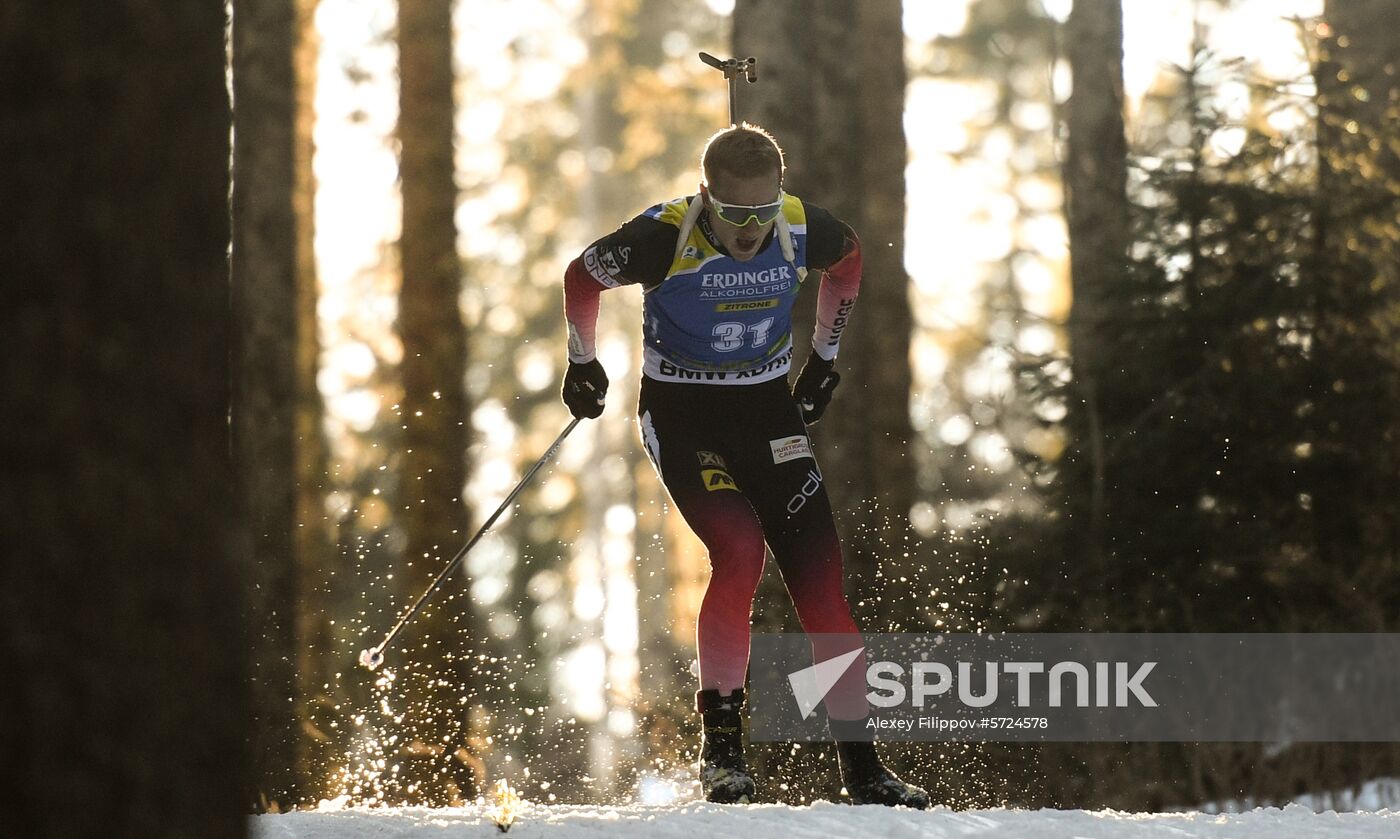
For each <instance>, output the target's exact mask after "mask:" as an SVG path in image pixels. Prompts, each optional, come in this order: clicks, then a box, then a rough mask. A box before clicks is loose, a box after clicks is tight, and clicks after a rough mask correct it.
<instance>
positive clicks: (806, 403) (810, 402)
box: [792, 351, 841, 425]
mask: <svg viewBox="0 0 1400 839" xmlns="http://www.w3.org/2000/svg"><path fill="white" fill-rule="evenodd" d="M835 364H836V362H835V360H834V359H833V360H832V361H827V360H826V359H824V358H822V357H821V356H819V355H817V354H816V352H815V351H813V353H812V354H811V355H810V356H808V357H807V363H806V364H804V365H802V372H801V373H799V374H797V383H796V384H794V385H793V386H792V398H793V399H794V400H796V402H797V407H798V408H799V409H801V411H802V421H803V422H805V423H806V424H808V425H812V424H813V423H815V422H816V421H817V420H819V419H821V418H822V414H823V413H825V412H826V406H827V405H830V404H831V394H832V392H833V391H835V390H836V386H837V385H838V384H840V383H841V374H840V373H838V372H836V371H835V370H833V369H832V368H833V367H834V366H835Z"/></svg>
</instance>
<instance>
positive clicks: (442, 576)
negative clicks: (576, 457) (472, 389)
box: [360, 417, 582, 670]
mask: <svg viewBox="0 0 1400 839" xmlns="http://www.w3.org/2000/svg"><path fill="white" fill-rule="evenodd" d="M581 419H582V418H581V417H574V419H573V422H570V423H569V424H568V426H567V427H565V429H564V430H563V431H561V432H560V433H559V436H558V437H556V438H554V443H553V444H552V445H550V447H549V448H548V449H546V450H545V453H544V454H542V455H540V459H539V460H537V461H535V465H534V466H531V467H530V471H529V472H526V473H525V477H523V478H521V479H520V483H518V484H516V485H515V489H513V490H511V491H510V495H507V496H506V500H504V501H502V502H501V506H499V507H497V508H496V512H494V513H492V514H491V518H489V519H487V520H486V523H485V524H483V525H482V526H481V529H480V530H478V531H477V532H476V535H475V536H473V537H472V538H471V541H469V542H467V544H465V545H463V546H462V549H461V550H459V551H457V555H456V556H454V557H452V561H451V562H449V563H447V567H446V568H443V569H442V570H441V571H439V572H438V575H437V578H436V579H434V580H433V584H432V585H430V586H428V590H427V591H425V592H423V594H422V595H421V596H420V597H419V598H418V600H417V601H416V602H414V604H413V605H412V606H410V607H409V609H408V611H406V612H404V613H403V616H402V617H400V618H399V621H398V623H396V624H394V628H393V629H391V630H389V634H388V635H385V636H384V640H383V641H380V642H379V645H378V646H376V647H370V648H369V649H367V650H361V651H360V664H361V666H363V667H366V668H368V669H370V670H373V669H374V668H376V667H378V666H379V665H380V664H383V663H384V650H385V649H386V648H388V646H389V645H390V644H391V643H393V641H394V638H395V637H396V636H397V635H398V634H399V631H400V630H402V629H403V628H404V627H405V626H407V625H408V622H409V621H411V620H413V618H414V616H415V615H417V614H418V612H419V610H420V609H422V608H423V604H424V603H426V602H427V601H428V598H429V597H431V596H432V594H433V592H435V591H437V590H438V587H439V586H441V585H442V584H443V581H445V580H446V579H447V578H448V576H449V575H451V573H452V571H453V569H455V568H456V567H457V565H458V564H459V563H461V561H462V559H463V558H465V557H466V555H467V552H468V551H470V550H471V549H472V547H473V546H474V545H476V543H477V542H478V541H479V540H480V539H481V537H482V536H484V535H486V531H488V530H490V529H491V525H493V524H495V523H496V519H498V518H500V517H501V513H504V512H505V511H506V508H507V507H509V506H510V503H511V502H512V501H514V500H515V496H517V495H519V494H520V491H521V490H522V489H524V488H525V485H526V484H528V483H529V482H530V479H531V478H533V477H535V473H536V472H538V471H540V467H541V466H544V465H545V463H546V462H547V461H548V460H549V459H550V458H551V457H553V456H554V453H555V452H556V451H558V449H559V445H560V444H561V443H563V442H564V438H565V437H568V436H569V432H570V431H573V430H574V426H576V425H578V424H579V421H580V420H581Z"/></svg>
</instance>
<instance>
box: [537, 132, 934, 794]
mask: <svg viewBox="0 0 1400 839" xmlns="http://www.w3.org/2000/svg"><path fill="white" fill-rule="evenodd" d="M701 172H702V176H703V180H702V183H701V186H700V191H699V194H698V195H692V196H689V197H685V198H678V199H675V200H673V201H667V202H666V203H663V204H658V205H656V206H654V207H651V208H650V209H648V210H646V211H645V212H643V213H642V214H641V215H639V216H637V217H636V218H633V219H632V220H631V221H628V222H627V223H626V224H624V225H622V227H620V228H619V229H618V230H616V231H614V232H613V233H610V234H609V235H607V236H604V237H603V238H601V239H599V240H598V241H596V242H594V243H593V244H591V245H589V246H588V248H586V249H585V250H584V251H583V253H582V254H581V255H580V256H579V257H578V258H577V259H575V260H573V262H571V263H570V264H569V267H568V270H567V272H566V274H565V279H564V309H565V319H566V321H567V326H568V334H569V349H568V352H569V366H568V372H567V373H566V374H565V377H564V387H563V398H564V402H565V404H567V405H568V407H569V410H570V412H571V413H572V414H573V415H574V416H575V417H589V418H593V417H597V416H598V415H599V414H601V413H602V410H603V404H604V398H605V396H606V395H607V390H608V377H607V375H606V373H605V372H604V370H603V367H602V365H601V364H600V363H599V362H598V360H597V358H596V357H595V351H594V347H595V332H596V327H597V320H598V307H599V297H600V295H601V293H602V291H603V290H604V289H609V288H616V287H618V286H622V285H639V286H641V287H642V293H643V295H644V298H643V300H644V303H643V316H642V319H643V324H642V326H643V333H644V340H645V347H644V361H643V373H642V382H641V398H640V400H639V405H638V409H637V413H638V417H639V420H640V428H641V436H642V442H643V443H644V445H645V446H646V451H647V454H648V456H649V457H650V458H651V461H652V463H653V465H654V466H655V467H656V470H657V472H658V474H659V475H660V476H661V480H662V482H663V483H664V484H665V486H666V489H667V491H668V492H669V493H670V495H671V498H672V500H673V501H674V502H675V505H676V507H677V509H679V510H680V512H681V515H682V516H684V517H685V520H686V522H687V523H688V524H689V525H690V527H691V529H692V530H694V531H695V534H696V536H698V537H699V538H700V541H701V542H703V543H704V545H705V547H706V549H707V550H708V553H709V559H710V566H711V571H712V573H711V577H710V582H709V585H708V587H707V588H706V590H705V597H704V600H703V602H702V603H701V606H700V615H699V625H698V629H697V636H698V637H697V639H696V640H697V646H698V650H699V660H700V662H699V663H700V689H699V691H698V692H697V693H696V710H697V711H698V712H699V713H700V715H701V718H702V722H703V728H704V739H703V743H702V747H701V771H700V780H701V784H702V787H703V789H704V792H705V797H706V798H707V799H708V800H710V801H717V802H730V803H732V802H748V801H750V800H752V797H753V795H754V790H755V786H754V780H753V777H752V776H751V775H750V773H749V770H748V766H747V763H746V762H745V760H744V753H743V722H744V718H743V713H742V709H743V703H744V677H745V673H746V671H747V669H748V660H749V616H750V609H751V607H752V604H753V598H754V592H755V590H756V589H757V587H758V582H759V577H760V576H761V574H762V571H763V562H764V546H765V544H766V545H767V546H768V548H770V549H771V550H772V552H773V557H774V559H775V560H776V561H777V563H778V567H779V569H780V570H781V572H782V575H783V581H784V583H785V584H786V586H787V590H788V593H789V594H790V595H791V597H792V601H793V605H794V606H795V607H796V609H797V615H798V618H799V620H800V621H801V623H802V628H803V630H804V631H805V632H806V633H807V634H808V635H809V636H810V637H811V640H812V644H813V654H814V657H815V658H816V660H818V661H824V660H827V659H829V658H832V657H833V656H836V655H839V654H841V653H844V652H849V651H850V650H853V649H856V648H858V647H860V646H861V640H860V635H859V630H858V629H857V628H856V624H855V621H854V620H853V619H852V617H851V609H850V606H849V605H848V604H847V602H846V598H845V595H844V594H843V592H842V568H841V546H840V543H839V540H838V537H837V533H836V526H835V522H834V520H833V517H832V511H831V503H830V500H829V499H828V498H827V493H826V487H825V485H824V482H823V480H822V474H821V470H820V468H819V467H818V465H817V461H816V458H815V455H814V453H813V451H812V445H811V442H810V440H809V438H808V437H807V432H806V426H807V425H808V424H811V423H814V422H816V421H817V420H818V419H819V418H820V417H821V415H822V413H823V411H825V410H826V407H827V405H828V403H829V402H830V400H831V396H832V392H833V390H834V389H835V387H836V385H837V383H838V382H839V380H840V376H839V375H838V374H837V373H836V372H835V370H834V369H833V367H834V362H835V360H836V356H837V350H838V349H839V346H840V340H841V333H842V331H843V329H844V328H845V325H846V322H847V320H848V318H849V316H850V314H851V311H852V309H853V307H854V305H855V301H856V295H857V292H858V291H859V288H860V281H861V256H860V243H859V240H858V239H857V237H856V234H855V232H854V231H852V230H851V228H850V227H849V226H848V225H846V224H845V223H844V222H841V221H839V220H838V219H836V218H835V217H834V216H832V215H831V213H829V212H827V211H826V210H823V209H822V208H820V207H817V206H814V205H812V204H807V203H805V202H803V201H802V200H800V199H798V198H797V197H796V196H793V195H788V194H786V193H784V192H783V189H782V182H783V173H784V162H783V155H782V151H781V149H779V147H778V144H777V143H776V142H775V141H774V140H773V138H772V137H771V136H770V135H769V134H768V133H767V132H766V131H764V130H763V129H761V128H759V127H757V126H753V125H748V124H741V125H738V126H734V127H730V128H728V129H726V130H724V131H720V132H719V133H717V134H715V135H714V136H713V137H711V138H710V140H709V142H708V143H707V144H706V146H705V150H704V154H703V155H702V157H701ZM812 272H816V273H818V274H820V276H821V286H820V288H819V289H818V295H817V319H816V320H817V325H816V330H815V334H814V336H813V340H812V351H811V354H810V356H809V357H808V358H807V360H806V363H805V364H804V365H803V368H802V371H801V373H800V374H799V375H798V377H797V381H796V383H795V384H794V386H793V387H792V389H791V390H789V388H788V378H787V377H788V372H789V369H790V368H791V366H792V356H793V348H792V307H793V303H794V301H795V300H796V298H797V292H798V289H799V288H800V285H801V283H802V282H803V280H804V278H805V277H806V276H807V275H808V274H809V273H812ZM825 702H826V708H827V717H828V721H829V727H830V729H831V732H832V734H833V737H834V739H835V740H836V743H837V754H838V756H839V763H840V771H841V777H842V781H843V783H844V784H845V786H846V790H847V792H848V794H849V795H850V796H851V799H852V800H853V801H854V802H855V803H858V804H865V803H879V804H888V805H906V806H910V807H917V808H920V809H922V808H925V807H927V806H928V794H927V793H926V792H925V791H924V790H922V789H920V788H918V787H916V786H913V785H911V784H907V783H905V782H904V781H902V780H900V779H899V778H898V777H896V776H895V775H894V773H892V772H890V771H889V770H888V769H887V768H886V767H885V766H884V765H883V764H882V763H881V762H880V759H879V756H878V754H877V753H876V750H875V744H874V743H873V742H870V740H869V737H868V735H867V736H866V737H865V738H864V739H858V738H859V736H860V734H859V732H861V731H862V730H863V728H864V722H865V719H866V718H867V717H868V715H869V709H868V706H867V704H866V700H865V695H864V672H863V668H862V667H852V668H850V670H848V672H847V674H846V676H844V677H842V679H841V680H840V681H839V682H838V684H837V686H836V687H835V688H833V689H832V690H831V691H830V693H828V695H827V698H826V700H825ZM843 735H844V736H843Z"/></svg>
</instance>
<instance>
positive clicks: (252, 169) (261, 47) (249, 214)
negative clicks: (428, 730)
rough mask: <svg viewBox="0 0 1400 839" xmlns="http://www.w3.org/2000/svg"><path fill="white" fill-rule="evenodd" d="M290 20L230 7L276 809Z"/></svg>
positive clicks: (294, 789) (255, 618)
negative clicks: (231, 9)
mask: <svg viewBox="0 0 1400 839" xmlns="http://www.w3.org/2000/svg"><path fill="white" fill-rule="evenodd" d="M294 22H295V9H294V2H293V0H238V3H237V6H236V7H235V8H234V17H233V93H234V148H233V171H234V179H233V250H232V255H233V295H232V299H233V307H234V313H235V318H236V325H235V329H236V330H237V335H236V338H235V341H236V343H237V345H238V348H239V349H238V352H237V353H236V357H235V376H234V394H233V414H232V421H233V424H232V429H233V436H234V454H235V458H236V464H237V467H238V479H239V483H238V487H239V496H240V500H241V502H242V504H243V505H244V509H245V511H246V514H247V516H248V522H249V525H250V526H251V528H252V537H253V542H252V548H253V556H252V566H251V568H250V576H251V578H252V579H253V581H254V584H253V585H252V586H250V587H249V591H250V592H251V595H252V597H251V602H250V604H249V606H250V609H249V616H250V618H251V621H250V623H251V624H252V626H254V627H256V630H255V631H256V632H257V636H256V639H255V642H254V647H253V650H254V655H253V684H254V690H255V710H256V714H257V723H256V725H255V727H254V729H253V731H252V733H251V736H252V738H253V759H254V765H255V767H256V770H257V777H258V781H257V785H258V786H257V788H258V797H259V800H260V804H261V806H263V807H270V808H273V809H278V810H285V809H287V808H288V806H289V805H291V804H293V803H294V802H296V801H297V799H298V798H299V797H300V790H299V787H300V784H299V783H298V779H297V777H296V766H297V760H296V756H297V742H298V739H299V734H300V727H299V726H298V724H297V719H296V710H297V684H296V682H297V674H296V663H297V660H298V655H297V638H296V614H297V584H296V582H297V574H296V560H295V556H296V553H295V546H296V533H297V477H298V475H297V462H296V451H297V431H298V429H297V423H296V420H297V417H296V410H297V401H298V396H299V392H298V382H297V373H298V368H297V363H296V362H297V353H298V341H297V328H298V318H297V293H298V288H297V273H298V265H297V246H298V237H297V218H296V213H295V211H294V209H293V205H292V193H293V189H294V187H295V179H296V149H295V118H296V84H295V76H294V73H293V66H292V52H293V48H294V44H295V40H296V38H295V28H294Z"/></svg>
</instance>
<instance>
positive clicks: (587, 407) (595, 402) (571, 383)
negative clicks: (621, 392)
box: [563, 358, 608, 419]
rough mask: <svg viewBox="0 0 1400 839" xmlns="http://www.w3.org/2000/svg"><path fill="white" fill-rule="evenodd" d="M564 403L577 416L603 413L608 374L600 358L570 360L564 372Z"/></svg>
mask: <svg viewBox="0 0 1400 839" xmlns="http://www.w3.org/2000/svg"><path fill="white" fill-rule="evenodd" d="M563 395H564V404H565V405H568V406H569V413H571V414H573V415H574V416H575V417H586V418H588V419H593V418H595V417H597V416H598V415H599V414H601V413H603V399H604V398H605V397H607V395H608V374H607V373H605V372H603V365H601V364H599V363H598V359H596V358H595V359H593V360H592V361H588V362H584V363H583V364H578V363H576V362H573V361H570V362H569V370H568V372H567V373H565V374H564V394H563Z"/></svg>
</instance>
